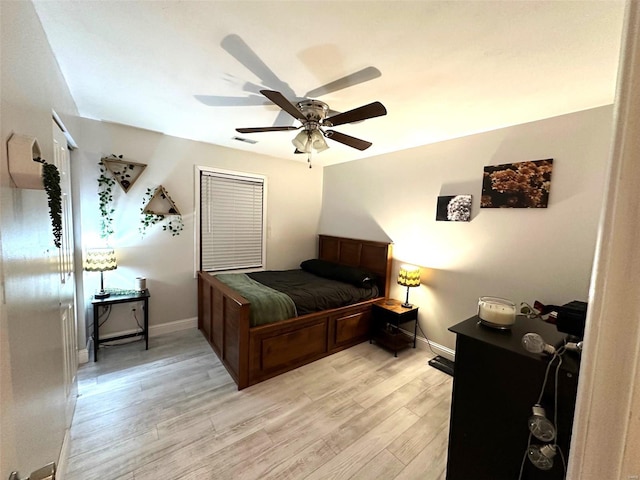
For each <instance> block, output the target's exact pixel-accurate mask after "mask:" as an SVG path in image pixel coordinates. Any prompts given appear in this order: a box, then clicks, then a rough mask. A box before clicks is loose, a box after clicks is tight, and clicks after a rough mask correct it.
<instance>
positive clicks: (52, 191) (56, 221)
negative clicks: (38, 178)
mask: <svg viewBox="0 0 640 480" xmlns="http://www.w3.org/2000/svg"><path fill="white" fill-rule="evenodd" d="M33 161H34V162H40V163H42V183H43V185H44V190H45V191H46V192H47V197H48V199H49V202H48V203H49V217H50V218H51V228H52V230H53V243H54V245H55V246H56V247H58V248H60V247H62V188H61V187H60V172H59V171H58V167H56V166H55V165H54V164H52V163H47V161H46V160H44V159H43V158H40V157H38V158H34V159H33Z"/></svg>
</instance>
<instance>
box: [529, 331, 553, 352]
mask: <svg viewBox="0 0 640 480" xmlns="http://www.w3.org/2000/svg"><path fill="white" fill-rule="evenodd" d="M522 346H523V347H524V349H525V350H526V351H527V352H531V353H543V352H544V353H548V354H549V355H553V354H555V353H556V349H555V348H554V346H553V345H549V344H548V343H546V342H545V341H544V340H543V339H542V337H541V336H540V335H538V334H537V333H525V334H524V336H523V337H522Z"/></svg>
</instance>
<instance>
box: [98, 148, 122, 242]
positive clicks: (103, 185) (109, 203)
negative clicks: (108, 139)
mask: <svg viewBox="0 0 640 480" xmlns="http://www.w3.org/2000/svg"><path fill="white" fill-rule="evenodd" d="M111 156H112V157H114V158H122V155H120V156H119V157H117V156H116V155H111ZM98 165H99V167H100V176H99V177H98V202H99V205H98V207H99V209H100V216H101V217H102V219H101V220H100V238H103V239H108V238H109V237H110V236H111V235H113V212H115V209H114V208H113V186H114V185H115V184H116V181H115V180H114V179H113V177H112V176H111V175H110V174H109V170H108V169H107V167H106V166H105V165H104V163H102V160H100V161H99V162H98Z"/></svg>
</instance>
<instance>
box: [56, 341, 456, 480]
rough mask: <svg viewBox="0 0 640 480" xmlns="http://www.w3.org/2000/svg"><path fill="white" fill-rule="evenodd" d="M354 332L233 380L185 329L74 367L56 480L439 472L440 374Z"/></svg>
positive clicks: (444, 395)
mask: <svg viewBox="0 0 640 480" xmlns="http://www.w3.org/2000/svg"><path fill="white" fill-rule="evenodd" d="M431 356H432V355H431V354H430V352H429V351H427V350H423V349H407V350H403V351H401V352H399V353H398V358H394V357H393V354H391V353H389V352H388V351H386V350H383V349H381V348H380V347H378V346H377V345H375V344H373V345H370V344H369V343H368V342H365V343H362V344H360V345H357V346H355V347H352V348H350V349H348V350H345V351H342V352H340V353H337V354H335V355H332V356H330V357H327V358H324V359H322V360H319V361H317V362H314V363H312V364H310V365H306V366H304V367H301V368H299V369H297V370H295V371H292V372H288V373H286V374H284V375H281V376H279V377H276V378H274V379H271V380H269V381H266V382H263V383H261V384H259V385H255V386H253V387H250V388H247V389H245V390H243V391H241V392H238V391H237V389H236V385H235V384H234V383H233V381H232V380H231V377H230V376H229V375H228V374H227V372H226V370H225V369H224V367H223V366H222V365H221V363H220V362H219V360H218V358H217V357H216V356H215V354H214V353H213V352H212V350H211V348H210V347H209V345H208V344H207V342H206V341H205V340H204V338H203V337H202V336H201V334H200V332H198V331H197V330H190V331H183V332H179V333H173V334H170V335H164V336H159V337H155V338H151V339H150V341H149V350H148V351H145V350H144V346H143V344H142V343H141V342H136V343H132V344H129V345H124V346H118V347H108V348H101V349H100V361H99V362H98V363H93V362H90V363H88V364H86V365H84V366H82V367H81V369H80V371H79V392H80V397H79V398H78V403H77V407H76V413H75V417H74V421H73V426H72V429H71V455H70V459H69V465H68V467H69V468H68V473H67V477H66V478H67V480H94V479H95V480H150V479H154V480H157V479H162V480H170V479H181V480H196V479H198V480H202V479H216V480H224V479H234V480H240V479H246V480H258V479H260V480H263V479H274V480H275V479H277V480H285V479H362V480H371V479H384V480H394V479H395V480H405V479H420V480H441V479H444V469H445V464H446V446H447V434H448V426H449V425H448V422H449V408H450V398H451V386H452V379H451V377H449V376H447V375H446V374H444V373H442V372H440V371H438V370H436V369H434V368H432V367H430V366H429V365H428V364H427V361H428V360H429V358H430V357H431Z"/></svg>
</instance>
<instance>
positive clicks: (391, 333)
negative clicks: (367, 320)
mask: <svg viewBox="0 0 640 480" xmlns="http://www.w3.org/2000/svg"><path fill="white" fill-rule="evenodd" d="M371 314H372V322H371V338H370V341H369V343H371V342H373V341H375V342H376V343H377V344H379V345H381V346H383V347H385V348H388V349H389V350H391V351H393V355H394V356H395V357H397V356H398V350H401V349H403V348H407V347H410V346H411V345H413V348H416V334H417V332H418V307H415V306H414V307H411V308H405V307H403V306H402V302H401V301H399V300H394V299H392V298H386V299H384V300H381V301H379V302H376V303H374V304H373V305H372V309H371ZM411 321H413V336H412V335H408V334H407V333H405V332H404V331H402V330H400V328H399V326H400V325H401V324H403V323H407V322H411Z"/></svg>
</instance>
